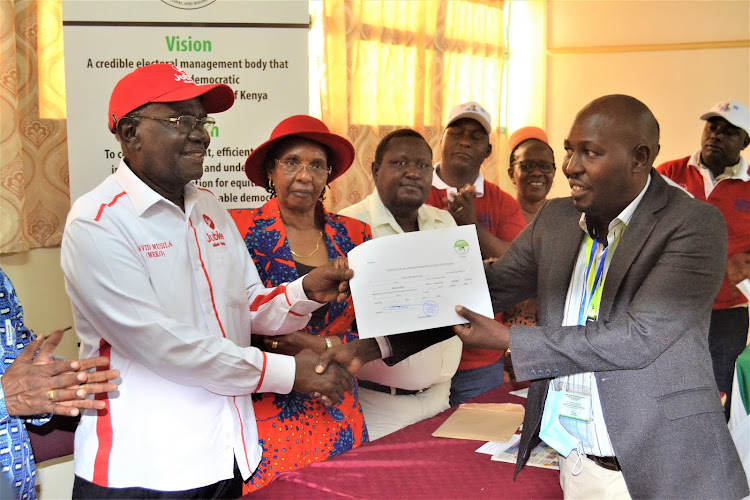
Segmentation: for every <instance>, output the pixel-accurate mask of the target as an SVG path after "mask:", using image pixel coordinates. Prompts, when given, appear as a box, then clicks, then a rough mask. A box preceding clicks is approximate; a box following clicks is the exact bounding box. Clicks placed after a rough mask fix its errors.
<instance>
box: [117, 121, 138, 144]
mask: <svg viewBox="0 0 750 500" xmlns="http://www.w3.org/2000/svg"><path fill="white" fill-rule="evenodd" d="M137 128H138V122H137V121H136V120H131V119H130V118H121V119H120V120H119V121H118V122H117V126H116V128H115V135H116V136H117V140H118V141H120V142H121V143H123V144H131V143H133V142H134V141H137V140H138V136H137V134H136V129H137Z"/></svg>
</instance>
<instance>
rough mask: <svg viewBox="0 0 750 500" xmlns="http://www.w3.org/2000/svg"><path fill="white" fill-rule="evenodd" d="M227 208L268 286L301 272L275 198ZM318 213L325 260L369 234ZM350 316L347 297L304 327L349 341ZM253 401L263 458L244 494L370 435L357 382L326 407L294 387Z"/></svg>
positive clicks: (320, 209)
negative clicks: (255, 205)
mask: <svg viewBox="0 0 750 500" xmlns="http://www.w3.org/2000/svg"><path fill="white" fill-rule="evenodd" d="M229 213H230V215H231V216H232V218H233V219H234V221H235V223H236V224H237V227H238V228H239V230H240V233H241V234H242V235H243V238H244V240H245V244H246V246H247V248H248V251H249V252H250V255H252V257H253V261H254V262H255V266H256V267H257V269H258V274H259V275H260V279H261V281H262V282H263V283H264V284H265V285H266V286H276V285H279V284H281V283H285V282H290V281H294V280H295V279H297V278H298V277H299V274H298V271H297V268H296V264H295V262H294V260H293V258H292V254H291V250H290V248H289V242H288V240H287V238H286V230H285V228H284V224H283V223H282V221H281V216H280V213H279V206H278V202H277V200H276V199H275V198H272V199H271V200H270V201H268V202H267V203H266V204H265V205H263V206H262V207H261V208H258V209H238V210H230V211H229ZM318 213H319V214H320V216H321V217H323V219H324V232H325V235H326V246H327V249H328V257H329V259H334V258H336V257H338V256H346V254H347V253H348V252H349V250H351V249H352V248H354V247H355V246H356V245H358V244H360V243H362V242H364V241H367V240H369V239H372V234H371V232H370V227H369V226H368V225H367V224H365V223H363V222H360V221H358V220H355V219H352V218H349V217H344V216H341V215H336V214H331V213H328V212H326V211H325V210H324V209H323V207H322V204H319V205H318ZM353 321H354V307H353V305H352V301H351V297H350V298H349V299H348V300H347V301H346V302H344V303H332V304H331V305H330V308H329V309H328V311H327V313H326V314H325V318H324V319H323V320H322V321H318V322H315V319H313V320H311V322H310V324H308V326H307V327H306V330H307V331H308V332H309V333H310V335H316V336H328V335H336V336H338V337H339V338H340V339H341V340H342V341H343V342H349V341H350V340H352V339H356V338H357V334H356V332H353V331H352V322H353ZM253 406H254V408H255V418H256V421H257V425H258V439H259V440H260V444H261V446H262V447H263V457H262V459H261V462H260V465H258V468H257V469H256V470H255V473H254V474H253V475H252V476H251V477H250V479H249V481H248V482H247V483H245V486H244V488H243V493H248V492H251V491H255V490H257V489H259V488H261V487H263V486H265V485H266V484H268V483H269V482H270V481H271V480H272V479H273V478H274V476H276V475H277V474H279V473H281V472H285V471H291V470H294V469H299V468H301V467H304V466H306V465H309V464H311V463H314V462H322V461H323V460H326V459H327V458H329V457H332V456H335V455H338V454H340V453H343V452H345V451H348V450H351V449H353V448H357V447H358V446H359V445H360V444H362V443H365V442H367V440H368V435H367V428H366V427H365V421H364V416H363V415H362V409H361V408H360V406H359V398H358V388H357V385H356V383H355V386H354V390H353V393H351V394H350V393H347V394H346V396H345V397H344V398H343V399H342V401H341V402H339V403H338V404H336V405H334V406H325V405H323V404H322V403H321V402H320V401H318V400H316V399H313V398H311V397H310V396H308V395H307V394H301V393H299V392H296V391H292V392H291V393H289V394H274V393H261V394H253Z"/></svg>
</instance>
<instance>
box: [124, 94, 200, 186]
mask: <svg viewBox="0 0 750 500" xmlns="http://www.w3.org/2000/svg"><path fill="white" fill-rule="evenodd" d="M130 115H131V116H150V117H154V118H177V117H179V116H182V115H190V116H194V117H196V118H203V117H205V116H206V111H205V109H204V108H203V104H202V103H201V101H200V99H198V98H194V99H190V100H187V101H180V102H169V103H151V104H148V105H147V106H144V107H143V108H141V109H138V110H136V111H134V112H132V113H130ZM137 122H138V125H137V128H136V134H137V137H138V145H139V146H140V147H139V149H138V150H137V151H136V152H135V154H134V155H132V156H131V158H130V159H129V163H130V168H131V169H132V170H133V173H135V174H136V175H137V176H138V177H139V178H141V180H143V181H144V182H145V183H146V184H148V185H149V186H150V187H151V188H152V189H154V190H155V191H156V192H158V193H160V194H161V193H163V192H174V191H179V190H181V189H182V188H183V187H184V186H185V185H186V184H187V183H188V182H190V181H193V180H196V179H200V178H201V176H202V175H203V158H204V157H205V155H206V148H207V147H208V144H209V143H210V142H211V138H210V137H209V135H208V133H207V132H206V130H205V129H204V128H203V127H201V126H200V125H197V126H196V127H195V128H193V130H191V131H189V132H187V133H184V132H180V131H179V130H178V127H177V125H176V124H174V123H170V122H167V121H161V120H153V119H148V118H140V119H137Z"/></svg>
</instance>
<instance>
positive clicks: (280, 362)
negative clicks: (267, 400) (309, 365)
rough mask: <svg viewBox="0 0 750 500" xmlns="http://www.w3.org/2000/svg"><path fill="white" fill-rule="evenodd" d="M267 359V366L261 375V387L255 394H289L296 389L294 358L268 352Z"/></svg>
mask: <svg viewBox="0 0 750 500" xmlns="http://www.w3.org/2000/svg"><path fill="white" fill-rule="evenodd" d="M265 357H266V363H265V365H266V366H265V369H264V370H263V373H262V374H261V377H262V380H261V382H260V386H259V387H258V389H257V390H256V391H255V392H275V393H277V394H289V393H290V392H291V391H292V388H293V387H294V375H295V372H296V371H297V363H296V362H295V360H294V356H285V355H283V354H274V353H270V352H266V353H265Z"/></svg>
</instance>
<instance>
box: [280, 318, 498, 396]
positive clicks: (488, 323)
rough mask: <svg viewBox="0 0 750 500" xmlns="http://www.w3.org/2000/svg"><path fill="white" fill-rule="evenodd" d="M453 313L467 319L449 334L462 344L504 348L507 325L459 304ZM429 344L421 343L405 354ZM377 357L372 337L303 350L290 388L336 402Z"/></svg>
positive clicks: (376, 348) (296, 357)
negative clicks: (318, 351)
mask: <svg viewBox="0 0 750 500" xmlns="http://www.w3.org/2000/svg"><path fill="white" fill-rule="evenodd" d="M456 313H458V315H460V316H462V317H463V318H464V319H466V320H467V321H468V323H466V324H460V325H456V326H454V327H453V333H454V334H456V335H457V336H458V337H459V338H460V339H461V341H462V342H463V343H464V347H468V348H472V349H497V350H503V351H504V350H505V349H507V348H508V346H509V344H510V329H509V328H508V327H506V326H504V325H503V324H501V323H499V322H497V321H495V320H494V319H493V318H488V317H486V316H482V315H481V314H477V313H475V312H474V311H471V310H469V309H467V308H465V307H462V306H456ZM436 340H443V339H436ZM417 344H419V343H417ZM429 345H431V344H429V343H428V344H421V346H420V347H419V348H417V350H414V351H413V352H410V353H409V354H408V355H411V354H415V353H416V352H418V350H419V349H423V348H425V347H428V346H429ZM380 358H381V352H380V346H379V345H378V343H377V341H376V340H375V339H357V340H354V341H352V342H349V343H348V344H339V345H336V346H333V347H331V348H329V349H325V350H324V351H323V352H322V353H321V354H316V353H315V352H313V351H312V350H310V349H303V350H302V351H299V353H298V354H297V355H295V360H296V362H297V371H296V373H295V380H294V390H295V391H297V392H301V393H307V394H311V395H313V396H315V397H318V398H320V399H321V400H322V401H323V402H324V403H326V404H333V403H338V402H339V401H340V400H341V398H343V396H344V394H345V393H346V392H349V391H351V390H352V383H353V382H352V377H353V376H354V375H356V374H357V373H358V372H359V370H360V369H361V368H362V366H364V365H365V364H366V363H368V362H370V361H373V360H375V359H380Z"/></svg>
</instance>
